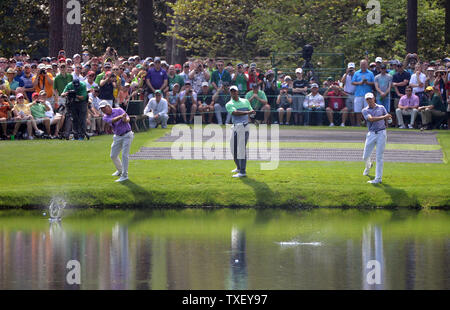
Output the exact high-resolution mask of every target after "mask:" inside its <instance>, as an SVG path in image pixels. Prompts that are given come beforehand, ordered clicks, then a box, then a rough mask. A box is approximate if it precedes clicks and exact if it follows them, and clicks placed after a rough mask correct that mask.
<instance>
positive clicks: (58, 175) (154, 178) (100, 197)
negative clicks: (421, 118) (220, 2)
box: [0, 130, 450, 207]
mask: <svg viewBox="0 0 450 310" xmlns="http://www.w3.org/2000/svg"><path fill="white" fill-rule="evenodd" d="M163 134H164V132H163V131H162V130H153V131H151V132H150V133H149V132H147V133H141V134H137V135H136V136H135V141H134V142H133V146H132V153H134V152H136V151H138V150H139V148H140V147H141V146H143V145H149V144H150V145H152V146H153V145H155V143H151V141H154V140H155V139H157V138H158V137H160V136H162V135H163ZM438 139H439V142H440V144H441V146H442V150H443V152H444V156H445V163H443V164H408V163H385V169H384V171H385V173H384V177H383V181H384V183H383V184H381V185H369V184H367V183H366V181H367V180H368V178H367V177H363V176H362V170H363V164H362V163H361V162H280V165H279V168H278V169H277V170H274V171H261V170H260V169H259V164H260V163H259V162H250V163H249V166H248V173H249V177H248V178H246V179H241V180H236V179H232V178H231V173H230V170H231V169H233V168H234V166H233V162H232V161H175V160H162V161H159V160H158V161H131V162H130V178H131V181H130V182H126V183H125V184H117V183H114V182H113V181H114V179H115V178H114V177H111V173H112V172H114V167H113V164H112V162H111V160H110V159H109V150H110V144H111V142H112V137H111V136H102V137H98V138H95V139H93V140H91V141H89V142H77V141H73V142H67V141H15V142H2V143H1V144H0V162H1V163H2V165H3V169H2V171H3V173H2V177H1V181H0V207H5V206H9V207H18V206H44V205H47V204H48V202H49V200H50V198H51V197H53V196H63V197H66V198H67V199H68V200H69V202H70V204H71V205H73V206H99V205H102V206H146V207H150V206H180V207H181V206H243V207H253V206H257V207H269V206H284V207H287V206H291V207H300V206H302V207H312V206H318V207H342V206H346V207H419V206H421V207H445V206H450V191H449V188H450V186H449V185H450V173H449V172H450V171H449V164H448V158H449V155H450V153H449V151H450V133H449V132H443V131H442V132H439V136H438ZM373 173H374V171H372V177H373Z"/></svg>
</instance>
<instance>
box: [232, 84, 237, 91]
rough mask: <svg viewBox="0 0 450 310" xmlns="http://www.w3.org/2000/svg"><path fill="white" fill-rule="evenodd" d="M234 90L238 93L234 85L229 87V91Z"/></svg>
mask: <svg viewBox="0 0 450 310" xmlns="http://www.w3.org/2000/svg"><path fill="white" fill-rule="evenodd" d="M232 90H235V91H239V88H237V86H236V85H233V86H231V87H230V91H232Z"/></svg>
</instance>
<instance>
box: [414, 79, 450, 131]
mask: <svg viewBox="0 0 450 310" xmlns="http://www.w3.org/2000/svg"><path fill="white" fill-rule="evenodd" d="M425 92H426V94H427V96H428V98H431V102H430V104H429V105H424V106H421V107H419V109H418V110H419V112H420V113H421V115H422V128H421V130H424V129H426V130H431V129H433V123H432V121H433V120H434V121H435V123H436V120H442V119H443V118H444V116H445V115H446V112H445V111H446V107H445V105H444V103H443V102H442V97H441V94H440V91H439V87H432V86H428V87H427V88H426V90H425ZM437 125H439V123H438V124H437Z"/></svg>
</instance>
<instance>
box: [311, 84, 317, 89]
mask: <svg viewBox="0 0 450 310" xmlns="http://www.w3.org/2000/svg"><path fill="white" fill-rule="evenodd" d="M314 87H316V88H319V85H317V84H316V83H312V84H311V88H314Z"/></svg>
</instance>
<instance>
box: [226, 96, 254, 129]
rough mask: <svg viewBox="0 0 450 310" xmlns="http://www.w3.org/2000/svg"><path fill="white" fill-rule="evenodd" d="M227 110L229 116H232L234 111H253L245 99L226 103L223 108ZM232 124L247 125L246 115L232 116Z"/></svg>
mask: <svg viewBox="0 0 450 310" xmlns="http://www.w3.org/2000/svg"><path fill="white" fill-rule="evenodd" d="M225 107H226V109H227V112H228V113H230V114H233V112H234V111H253V108H252V106H251V105H250V102H249V101H248V100H247V99H242V98H239V100H238V101H235V100H233V98H231V100H230V101H229V102H228V103H227V105H226V106H225ZM231 117H232V120H233V124H238V123H248V115H239V116H236V115H232V116H231Z"/></svg>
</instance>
